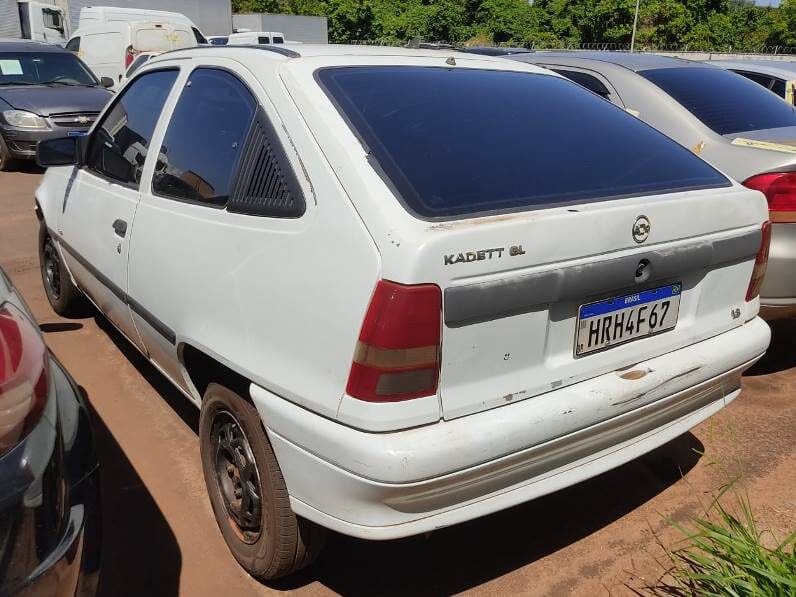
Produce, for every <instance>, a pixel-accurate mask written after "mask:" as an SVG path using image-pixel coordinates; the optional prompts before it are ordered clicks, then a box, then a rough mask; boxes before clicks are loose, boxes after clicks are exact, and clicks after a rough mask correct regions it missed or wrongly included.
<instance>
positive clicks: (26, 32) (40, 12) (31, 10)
mask: <svg viewBox="0 0 796 597" xmlns="http://www.w3.org/2000/svg"><path fill="white" fill-rule="evenodd" d="M69 31H70V28H69V22H68V19H67V18H66V13H65V11H64V9H63V8H61V7H60V6H57V5H55V4H54V3H52V2H28V1H27V0H24V1H18V0H0V38H12V39H32V40H35V41H42V42H46V43H51V44H58V45H63V44H64V43H65V42H66V40H67V38H68V37H69Z"/></svg>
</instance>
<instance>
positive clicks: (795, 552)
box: [647, 489, 796, 597]
mask: <svg viewBox="0 0 796 597" xmlns="http://www.w3.org/2000/svg"><path fill="white" fill-rule="evenodd" d="M725 491H726V489H725ZM722 495H724V492H722V493H721V494H719V496H718V497H717V498H716V499H715V500H714V501H713V503H712V504H711V507H710V508H709V509H708V511H707V514H706V516H705V517H704V518H696V519H694V520H693V521H692V522H691V524H690V525H689V527H688V528H686V527H684V526H682V525H679V524H675V523H673V526H674V527H675V528H677V529H678V530H679V531H680V532H681V533H683V536H684V538H683V539H682V540H681V541H680V542H678V544H677V545H675V546H674V547H672V548H666V547H663V545H661V547H663V549H664V551H665V552H666V554H667V557H668V563H669V564H670V565H669V566H667V567H666V572H665V574H664V575H663V577H662V578H661V579H659V581H657V583H656V584H655V585H653V586H648V587H647V592H648V593H650V594H652V595H657V596H667V597H671V596H675V597H686V596H688V597H692V596H700V597H702V596H703V595H704V596H714V595H715V596H721V597H726V596H733V597H758V596H759V597H796V532H794V533H792V534H791V535H790V536H789V537H788V538H787V539H785V540H784V541H781V542H778V541H777V540H776V539H775V538H774V537H773V535H771V533H769V532H767V531H761V530H759V529H758V526H757V524H756V522H755V519H754V516H753V513H752V508H751V505H750V503H749V499H748V498H744V497H742V496H740V495H736V497H737V502H738V504H737V505H738V508H737V510H738V515H734V514H732V513H731V512H730V511H728V510H727V509H725V508H724V506H722V504H721V503H720V501H719V500H720V499H721V497H722ZM766 539H769V541H767V542H766V541H765V540H766ZM764 542H766V543H767V544H768V545H769V546H770V547H767V546H766V545H764Z"/></svg>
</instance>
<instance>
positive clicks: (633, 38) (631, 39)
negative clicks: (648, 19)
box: [630, 0, 641, 52]
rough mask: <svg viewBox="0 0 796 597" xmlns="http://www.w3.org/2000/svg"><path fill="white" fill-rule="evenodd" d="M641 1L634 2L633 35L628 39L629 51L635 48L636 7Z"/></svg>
mask: <svg viewBox="0 0 796 597" xmlns="http://www.w3.org/2000/svg"><path fill="white" fill-rule="evenodd" d="M640 1H641V0H636V14H635V15H634V16H633V34H632V35H631V37H630V51H631V52H632V51H633V48H634V47H635V46H636V27H637V26H638V5H639V2H640Z"/></svg>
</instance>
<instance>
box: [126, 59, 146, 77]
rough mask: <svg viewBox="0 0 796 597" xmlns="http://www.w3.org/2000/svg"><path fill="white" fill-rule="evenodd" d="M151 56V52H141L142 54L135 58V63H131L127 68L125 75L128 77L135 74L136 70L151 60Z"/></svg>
mask: <svg viewBox="0 0 796 597" xmlns="http://www.w3.org/2000/svg"><path fill="white" fill-rule="evenodd" d="M149 58H150V55H149V54H141V55H140V56H138V57H137V58H136V59H135V60H133V63H132V64H131V65H130V68H128V69H127V72H126V73H124V77H125V78H126V79H129V78H130V77H132V76H133V74H135V71H137V70H138V69H139V68H141V67H142V66H144V63H145V62H146V61H147V60H149Z"/></svg>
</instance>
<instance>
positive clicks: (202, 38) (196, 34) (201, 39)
mask: <svg viewBox="0 0 796 597" xmlns="http://www.w3.org/2000/svg"><path fill="white" fill-rule="evenodd" d="M191 31H192V32H193V36H194V39H196V43H198V44H207V39H205V36H204V35H202V32H201V31H199V30H198V29H197V28H196V27H191Z"/></svg>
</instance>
